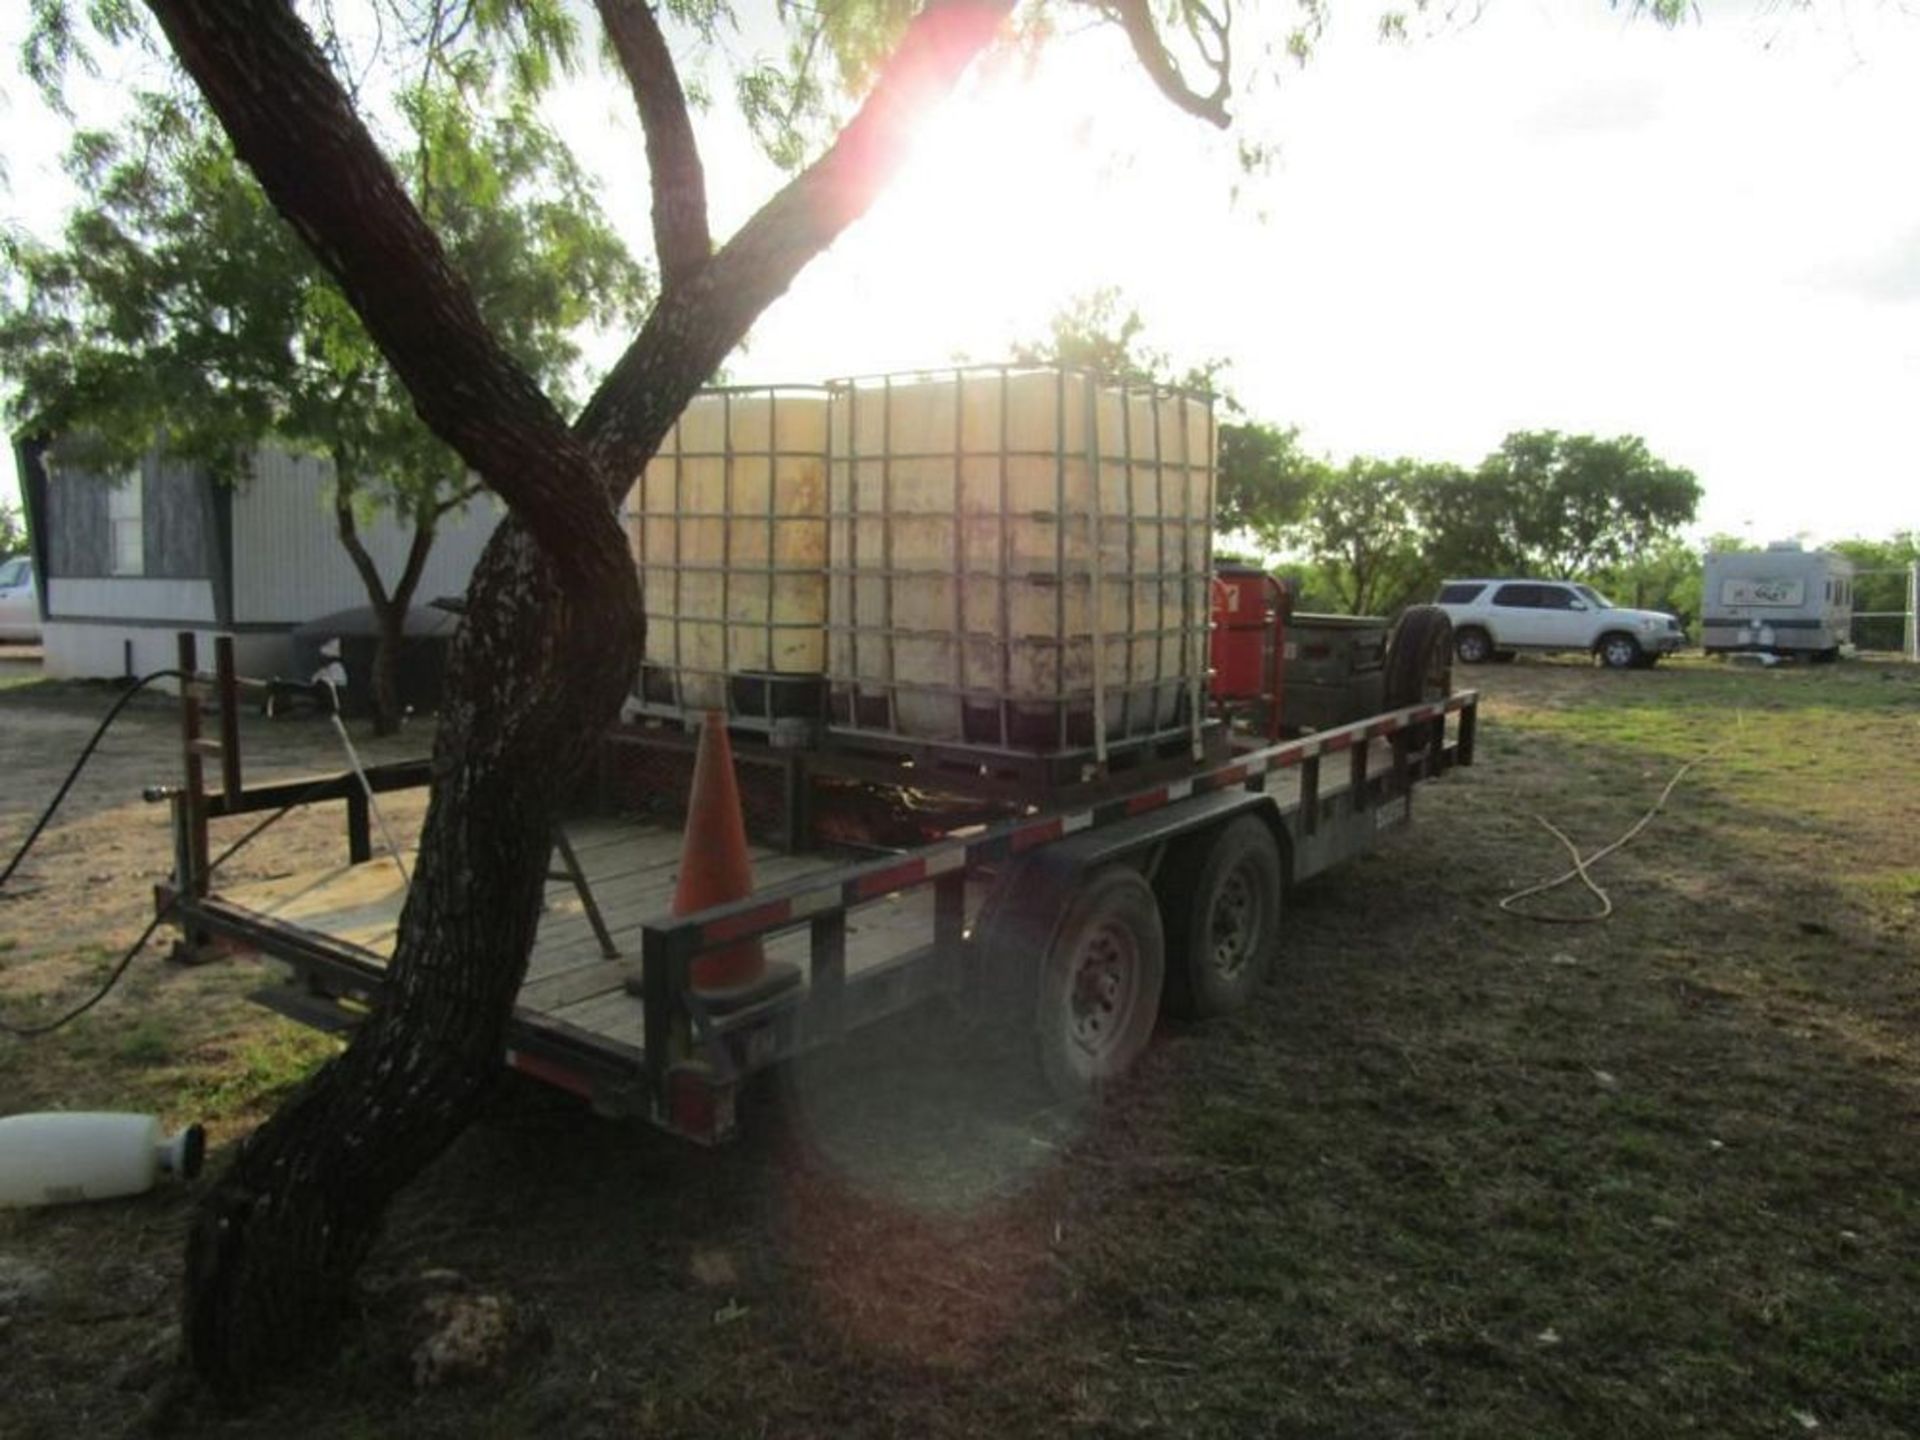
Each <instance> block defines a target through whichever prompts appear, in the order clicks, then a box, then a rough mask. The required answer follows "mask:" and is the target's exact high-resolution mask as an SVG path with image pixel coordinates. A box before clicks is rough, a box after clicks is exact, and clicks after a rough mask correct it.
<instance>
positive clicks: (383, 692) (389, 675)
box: [373, 603, 407, 735]
mask: <svg viewBox="0 0 1920 1440" xmlns="http://www.w3.org/2000/svg"><path fill="white" fill-rule="evenodd" d="M374 615H375V617H376V618H377V619H378V621H379V624H380V634H379V635H378V636H377V637H376V638H375V640H374V642H373V733H374V734H376V735H392V734H393V733H395V732H396V731H397V730H399V728H400V721H401V718H402V715H403V711H402V707H401V704H400V651H401V648H402V647H403V646H404V645H405V644H406V627H407V612H406V611H405V610H403V609H401V608H400V607H399V606H398V605H396V604H392V603H389V604H387V605H383V606H376V607H375V608H374Z"/></svg>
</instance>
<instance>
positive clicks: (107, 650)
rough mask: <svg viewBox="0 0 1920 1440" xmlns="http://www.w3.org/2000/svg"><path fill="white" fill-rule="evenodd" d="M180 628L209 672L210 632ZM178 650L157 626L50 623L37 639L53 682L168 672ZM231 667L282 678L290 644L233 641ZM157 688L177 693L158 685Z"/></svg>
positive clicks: (276, 637)
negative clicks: (191, 636) (193, 640)
mask: <svg viewBox="0 0 1920 1440" xmlns="http://www.w3.org/2000/svg"><path fill="white" fill-rule="evenodd" d="M182 628H184V629H189V630H192V629H199V635H200V663H201V665H202V666H203V667H206V668H209V669H211V668H212V666H213V637H214V631H213V630H212V629H211V628H210V627H208V628H200V627H196V626H191V625H189V626H184V627H182ZM178 644H179V642H178V641H177V640H176V639H175V638H174V632H173V631H172V630H168V629H165V628H164V627H161V626H125V625H115V624H113V623H112V622H111V621H88V622H85V623H80V622H74V621H52V622H49V624H48V625H47V627H46V629H45V631H44V633H43V635H42V637H41V645H42V654H43V656H44V659H43V660H42V661H41V671H42V673H43V674H45V675H47V676H49V677H50V678H53V679H57V680H99V679H112V678H116V677H120V676H125V677H127V678H129V679H131V678H134V677H136V676H140V675H150V674H152V673H153V672H154V671H155V670H166V669H170V668H172V666H173V663H174V661H175V660H176V659H177V658H178V649H177V646H178ZM234 664H235V666H236V667H237V668H238V669H239V671H240V673H241V674H242V675H285V674H286V673H287V672H288V671H289V669H290V668H291V664H292V646H291V643H290V642H289V640H288V639H287V636H286V635H285V634H284V633H282V634H273V635H238V636H235V637H234ZM159 688H163V689H167V690H173V689H175V688H176V687H175V686H174V685H173V682H171V681H162V682H161V684H160V687H159Z"/></svg>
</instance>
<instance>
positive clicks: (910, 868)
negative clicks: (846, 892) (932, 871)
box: [853, 860, 927, 900]
mask: <svg viewBox="0 0 1920 1440" xmlns="http://www.w3.org/2000/svg"><path fill="white" fill-rule="evenodd" d="M926 878H927V862H926V861H924V860H904V861H902V862H901V863H900V864H898V865H889V866H888V867H887V868H886V869H885V870H876V871H874V872H873V874H871V875H862V876H861V877H860V878H859V879H858V880H855V881H854V882H853V893H854V897H855V898H856V899H859V900H871V899H872V898H873V897H874V896H876V895H890V894H892V893H893V892H894V891H895V890H904V889H906V888H907V886H909V885H917V884H919V882H920V881H922V880H924V879H926Z"/></svg>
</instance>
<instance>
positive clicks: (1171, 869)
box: [150, 641, 1478, 1142]
mask: <svg viewBox="0 0 1920 1440" xmlns="http://www.w3.org/2000/svg"><path fill="white" fill-rule="evenodd" d="M181 658H182V662H183V663H182V669H183V671H184V672H185V673H187V674H195V673H197V672H196V670H195V667H194V665H193V663H192V662H193V656H192V653H191V647H190V645H188V644H186V643H185V642H184V641H183V653H182V657H181ZM230 664H231V661H230V657H229V656H228V655H227V654H226V653H225V652H223V655H222V671H223V674H222V683H221V685H220V687H219V690H218V693H219V694H220V696H221V700H222V710H223V712H224V714H223V719H224V720H225V721H226V723H225V724H223V725H222V727H221V729H222V732H223V735H224V736H227V737H229V738H228V739H227V740H226V742H225V743H226V750H225V752H223V751H222V750H221V749H220V747H218V746H216V745H215V744H214V743H213V742H210V741H206V740H202V739H201V738H200V736H199V728H198V706H199V700H198V698H197V695H196V692H198V691H200V690H202V688H203V687H201V686H200V685H198V684H195V685H190V686H187V687H183V688H184V689H185V690H186V691H187V694H186V697H185V698H184V699H183V706H182V708H183V715H184V716H185V717H186V718H185V719H184V720H183V738H184V749H185V753H186V756H187V771H188V773H187V783H186V784H185V785H184V786H182V787H179V788H177V789H167V790H164V791H155V792H150V798H155V799H160V798H166V799H169V800H171V801H172V803H173V806H174V818H175V826H174V828H175V850H176V874H175V877H174V880H173V882H172V884H171V885H170V886H169V887H167V888H166V890H165V891H164V893H163V897H162V903H163V904H164V905H166V906H169V907H171V918H172V919H173V921H174V923H176V924H177V925H179V927H180V928H181V929H182V930H183V932H185V933H186V935H188V936H189V937H220V938H221V939H223V940H225V941H227V942H229V943H231V944H232V945H235V946H238V947H241V948H244V949H248V950H252V951H257V952H259V953H261V954H263V955H266V956H269V957H273V958H274V959H277V960H279V961H282V962H284V963H285V966H286V967H287V970H288V973H287V976H286V978H285V979H284V980H283V981H282V982H280V983H277V984H273V985H270V986H268V987H267V988H265V989H264V990H262V991H260V992H258V994H257V995H256V997H255V998H257V999H259V1000H261V1001H262V1002H263V1003H265V1004H267V1005H269V1006H271V1007H272V1008H274V1009H276V1010H278V1011H279V1012H281V1013H282V1014H284V1015H287V1016H289V1017H291V1018H293V1019H296V1020H298V1021H301V1022H303V1023H306V1024H309V1025H314V1026H317V1027H321V1028H324V1029H329V1030H343V1029H348V1028H351V1027H352V1026H353V1025H355V1024H356V1023H357V1022H358V1021H359V1020H360V1019H361V1018H363V1017H364V1016H365V1015H366V1014H367V1013H368V1010H369V1008H370V1007H372V1006H375V1005H377V1004H378V1003H379V1001H380V994H381V990H382V988H383V986H384V984H385V979H386V967H387V964H388V962H389V959H390V957H391V954H392V948H393V943H394V937H395V934H396V930H397V926H398V922H399V915H400V909H401V905H402V903H403V901H404V899H405V892H406V881H405V879H404V877H403V870H402V867H401V865H400V864H399V863H396V861H397V860H399V859H401V858H403V857H395V856H392V855H378V856H377V855H375V854H374V853H373V849H372V845H371V836H370V833H369V825H368V811H369V804H368V798H367V797H368V794H369V792H372V793H375V794H377V793H379V792H382V791H392V790H397V789H402V788H406V787H409V786H416V785H424V784H425V783H426V782H427V767H426V764H425V762H424V761H416V762H406V763H402V764H395V765H382V766H375V767H371V768H368V769H365V770H360V771H349V772H346V773H342V774H339V775H336V776H329V777H321V778H319V779H317V780H302V781H294V782H278V783H275V784H270V785H259V786H251V787H249V786H244V785H242V784H240V777H239V763H238V756H237V751H235V750H234V749H233V746H234V744H235V742H234V741H232V740H231V738H230V737H231V736H232V734H233V726H232V723H231V722H232V708H233V700H232V695H233V690H234V685H233V682H232V677H231V670H230ZM1477 714H1478V696H1477V694H1475V693H1473V692H1466V693H1463V694H1457V695H1449V696H1446V697H1445V698H1441V699H1434V700H1430V701H1427V702H1425V703H1421V704H1416V705H1411V706H1407V707H1404V708H1401V709H1397V710H1392V711H1389V712H1386V713H1383V714H1379V715H1374V716H1371V717H1369V718H1367V719H1364V720H1361V721H1358V722H1356V723H1353V724H1349V725H1344V726H1341V727H1339V728H1337V729H1331V730H1326V731H1323V732H1320V733H1317V734H1313V735H1309V736H1306V737H1303V738H1300V739H1295V740H1290V741H1286V742H1284V743H1277V744H1266V743H1261V742H1258V741H1253V740H1246V739H1241V740H1237V741H1234V742H1233V743H1231V744H1229V745H1227V746H1226V747H1224V750H1225V753H1224V755H1223V754H1222V753H1221V752H1220V750H1219V749H1216V750H1215V751H1214V752H1213V754H1212V755H1211V757H1208V756H1207V754H1206V752H1204V751H1202V752H1201V755H1202V758H1198V759H1196V760H1195V761H1194V762H1193V764H1192V766H1191V767H1190V768H1189V769H1188V770H1187V771H1186V773H1184V774H1181V775H1179V776H1178V777H1176V778H1173V779H1167V778H1164V776H1163V775H1156V776H1155V778H1154V779H1153V780H1152V781H1150V782H1146V783H1143V784H1142V785H1141V786H1140V788H1138V789H1132V790H1124V791H1119V792H1117V793H1116V792H1114V791H1111V790H1110V791H1109V792H1108V793H1107V794H1105V795H1104V796H1102V797H1101V798H1098V799H1096V800H1094V801H1092V802H1091V803H1089V804H1087V805H1086V806H1085V807H1084V808H1059V809H1053V810H1050V811H1045V812H1040V813H1029V814H1025V815H1020V816H1017V817H1015V818H1012V819H1009V820H1006V821H1004V822H1002V823H997V824H992V825H986V826H980V825H976V826H972V827H970V828H969V829H966V830H961V831H956V832H953V833H949V834H947V835H944V836H943V837H941V838H939V839H937V840H935V841H933V842H932V843H929V844H925V845H921V846H917V847H912V848H904V849H900V850H897V851H895V852H892V853H887V854H884V855H881V856H879V857H878V858H874V857H873V856H872V854H871V852H869V853H868V854H867V855H866V856H864V857H863V856H859V855H858V854H856V853H855V852H851V851H848V850H846V849H836V848H833V847H828V848H826V849H823V850H819V851H815V852H812V853H780V852H778V851H774V850H770V849H761V850H759V851H758V852H757V853H756V854H755V856H754V861H755V872H756V888H755V889H754V890H753V892H752V893H751V894H749V895H747V896H746V897H744V898H742V899H740V900H737V901H734V902H732V903H729V904H725V905H720V906H715V907H712V908H709V909H705V910H701V911H697V912H695V913H691V914H686V915H679V916H675V915H672V914H670V913H668V911H669V906H670V901H671V897H672V894H673V888H674V881H675V878H676V874H677V869H678V866H679V863H680V842H681V837H680V834H679V832H678V830H677V829H675V828H674V827H672V826H670V825H667V824H663V823H659V822H653V823H648V822H644V821H637V820H632V819H616V818H608V817H587V818H585V819H583V820H579V821H573V822H569V823H568V824H566V825H565V826H563V828H562V830H561V832H560V833H559V834H557V835H556V845H555V854H556V857H557V860H558V862H559V868H557V869H555V870H553V871H552V872H551V875H550V880H549V887H548V892H547V906H546V911H545V913H544V915H543V918H542V922H541V926H540V929H539V932H538V936H537V939H536V941H535V945H534V949H533V953H532V956H531V958H530V961H529V964H528V968H527V974H526V979H525V981H524V983H523V985H522V987H521V990H520V994H519V998H518V1001H517V1003H516V1006H515V1009H514V1012H513V1016H512V1019H511V1021H510V1023H509V1026H508V1033H507V1047H506V1053H505V1056H504V1057H503V1058H504V1060H505V1063H506V1064H507V1065H509V1066H510V1067H512V1068H514V1069H516V1070H519V1071H521V1072H524V1073H525V1074H527V1075H529V1076H531V1077H533V1078H535V1079H538V1080H541V1081H544V1082H546V1083H548V1084H551V1085H554V1086H557V1087H559V1088H561V1089H563V1090H567V1091H571V1092H573V1093H574V1094H577V1095H579V1096H581V1097H582V1098H583V1099H585V1100H586V1101H588V1102H589V1103H590V1104H591V1105H592V1106H593V1107H594V1108H595V1109H596V1110H598V1111H600V1112H602V1113H605V1114H608V1115H614V1116H632V1115H638V1116H642V1117H644V1118H646V1119H648V1120H650V1121H652V1122H654V1123H655V1124H658V1125H660V1126H662V1127H663V1128H666V1129H668V1130H670V1131H673V1132H676V1133H678V1134H681V1135H684V1136H686V1137H688V1138H690V1139H694V1140H698V1141H703V1142H713V1141H717V1140H720V1139H723V1138H725V1137H726V1136H728V1135H729V1134H730V1133H731V1132H732V1131H733V1129H734V1125H735V1117H734V1100H735V1097H736V1095H737V1092H738V1090H739V1087H740V1085H741V1083H742V1082H743V1081H744V1080H745V1079H746V1078H747V1077H748V1076H750V1075H752V1074H753V1073H754V1072H756V1071H759V1070H762V1069H765V1068H767V1067H769V1066H771V1065H775V1064H778V1063H779V1062H781V1061H783V1060H786V1059H789V1058H791V1057H793V1056H796V1055H798V1054H800V1053H802V1052H804V1051H806V1050H809V1049H811V1048H813V1047H816V1046H819V1045H822V1044H826V1043H830V1042H832V1041H834V1040H836V1039H838V1038H839V1037H841V1036H843V1035H845V1034H847V1033H848V1032H850V1031H852V1030H855V1029H858V1028H860V1027H863V1026H866V1025H869V1024H873V1023H876V1022H878V1021H880V1020H883V1019H885V1018H887V1017H889V1016H892V1015H896V1014H898V1013H900V1012H902V1011H904V1010H907V1009H909V1008H911V1007H913V1006H916V1005H918V1004H920V1003H922V1002H925V1001H927V1000H929V999H931V998H933V997H936V996H950V997H953V998H954V999H956V1000H958V1001H959V1002H960V1003H962V1004H963V1005H967V1006H969V1007H972V1008H974V1009H976V1010H978V1011H980V1012H981V1013H982V1014H983V1015H984V1016H985V1017H986V1018H987V1021H988V1023H991V1024H995V1025H999V1026H1004V1027H1007V1028H1008V1029H1010V1030H1016V1031H1017V1030H1028V1031H1030V1038H1031V1040H1032V1042H1033V1045H1034V1047H1035V1049H1036V1052H1037V1058H1038V1059H1039V1061H1040V1064H1041V1066H1042V1067H1043V1069H1044V1070H1045V1072H1046V1074H1047V1076H1048V1078H1049V1079H1050V1080H1051V1081H1052V1082H1053V1083H1054V1084H1055V1086H1056V1087H1057V1088H1059V1089H1061V1090H1063V1091H1066V1092H1069V1093H1075V1092H1080V1093H1084V1092H1086V1091H1090V1090H1093V1089H1097V1088H1099V1087H1100V1086H1101V1085H1103V1084H1105V1083H1106V1082H1107V1081H1109V1080H1111V1079H1112V1078H1114V1077H1115V1076H1116V1075H1117V1074H1118V1073H1119V1072H1121V1071H1122V1070H1124V1068H1125V1067H1126V1065H1127V1064H1129V1063H1131V1061H1132V1059H1133V1058H1135V1056H1136V1055H1137V1053H1138V1050H1139V1048H1140V1047H1141V1046H1143V1045H1144V1044H1145V1039H1146V1035H1147V1034H1148V1033H1149V1032H1150V1031H1151V1028H1152V1025H1153V1022H1154V1019H1155V1016H1156V1015H1157V1013H1158V1012H1159V1010H1160V1008H1161V1000H1162V990H1163V987H1164V991H1165V997H1166V1002H1167V1005H1168V1006H1169V1008H1173V1009H1176V1010H1178V1011H1180V1012H1181V1013H1184V1014H1187V1015H1193V1016H1205V1015H1208V1014H1216V1013H1221V1012H1223V1011H1225V1010H1229V1009H1232V1008H1234V1007H1235V1006H1237V1005H1238V1004H1240V1003H1243V1001H1244V1000H1245V998H1246V997H1247V996H1248V995H1250V994H1251V990H1252V986H1253V985H1254V984H1256V983H1257V982H1258V981H1259V980H1260V979H1262V978H1264V975H1265V973H1266V971H1267V970H1268V969H1270V967H1271V957H1272V953H1273V950H1274V949H1275V947H1276V946H1277V944H1278V941H1279V938H1280V928H1281V923H1282V917H1283V913H1284V911H1283V896H1284V895H1285V893H1286V892H1287V891H1288V890H1290V889H1291V888H1292V887H1293V886H1294V885H1297V884H1299V883H1300V882H1302V881H1305V880H1308V879H1310V878H1312V877H1313V876H1315V875H1318V874H1320V873H1321V872H1323V871H1325V870H1328V869H1330V868H1331V867H1333V866H1334V865H1337V864H1339V863H1340V862H1341V861H1343V860H1346V859H1348V858H1350V857H1352V856H1354V855H1357V854H1359V853H1361V852H1363V851H1365V850H1368V849H1370V848H1371V847H1372V846H1373V845H1374V844H1375V843H1376V841H1377V840H1378V838H1379V836H1381V835H1382V834H1383V833H1385V832H1386V831H1388V830H1390V829H1394V828H1397V827H1399V826H1401V825H1404V824H1406V823H1408V821H1409V819H1410V817H1411V813H1412V802H1413V794H1414V791H1415V789H1416V788H1417V787H1418V786H1419V785H1420V784H1421V783H1422V782H1424V781H1427V780H1431V779H1434V778H1437V777H1438V776H1441V775H1443V774H1445V773H1446V772H1447V771H1449V770H1451V769H1452V768H1454V767H1455V766H1462V765H1469V764H1471V763H1472V761H1473V750H1474V731H1475V724H1476V717H1477ZM208 753H221V754H223V755H224V759H225V763H224V764H223V767H222V774H223V780H224V783H223V785H222V786H221V787H220V788H219V789H217V790H212V791H207V790H204V789H203V788H202V780H201V776H200V773H199V756H201V755H204V754H208ZM295 800H298V801H300V802H301V803H326V802H328V801H334V802H344V803H345V806H346V820H347V827H346V828H347V857H346V860H345V862H344V863H343V864H341V865H338V866H336V867H333V868H331V869H328V870H325V871H321V872H317V873H309V874H302V875H295V876H288V877H282V878H279V879H274V880H267V881H260V882H254V883H242V884H233V885H226V884H214V883H212V882H211V881H210V879H209V877H208V876H207V875H206V869H205V860H204V856H205V834H206V825H207V822H208V821H209V820H213V819H219V818H221V817H226V816H237V815H246V814H253V813H260V812H266V811H271V810H275V809H279V808H281V807H283V806H286V805H287V804H288V803H289V802H290V801H295ZM196 856H198V859H197V860H196ZM749 940H758V941H761V942H762V943H763V944H764V946H765V950H766V954H767V958H768V960H769V962H770V963H772V964H776V965H790V966H792V967H794V968H795V969H797V970H798V972H799V975H800V977H801V978H800V980H799V983H796V984H793V985H790V986H788V987H786V988H780V989H774V990H771V991H770V992H769V993H767V994H766V995H765V996H764V997H763V998H759V999H754V1000H749V1001H747V1002H746V1003H729V1004H727V1005H724V1006H723V1005H721V1004H718V1003H715V1001H714V1000H713V999H712V998H711V997H708V996H706V995H704V994H703V993H702V992H701V991H700V990H699V989H698V988H696V986H695V984H694V983H693V978H692V976H693V966H694V962H695V961H696V960H697V959H698V958H699V957H701V956H702V955H705V954H709V953H712V952H715V951H718V950H720V949H722V948H724V947H728V946H733V945H737V944H739V943H740V942H743V941H749Z"/></svg>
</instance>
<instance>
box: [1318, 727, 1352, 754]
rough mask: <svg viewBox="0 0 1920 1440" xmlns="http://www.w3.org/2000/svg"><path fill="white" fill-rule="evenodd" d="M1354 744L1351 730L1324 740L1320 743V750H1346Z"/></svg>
mask: <svg viewBox="0 0 1920 1440" xmlns="http://www.w3.org/2000/svg"><path fill="white" fill-rule="evenodd" d="M1352 744H1353V732H1352V731H1351V730H1342V731H1339V732H1338V733H1336V734H1333V735H1329V736H1327V738H1326V739H1325V740H1322V741H1321V742H1320V748H1321V749H1322V750H1345V749H1347V748H1348V747H1349V746H1351V745H1352Z"/></svg>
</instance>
